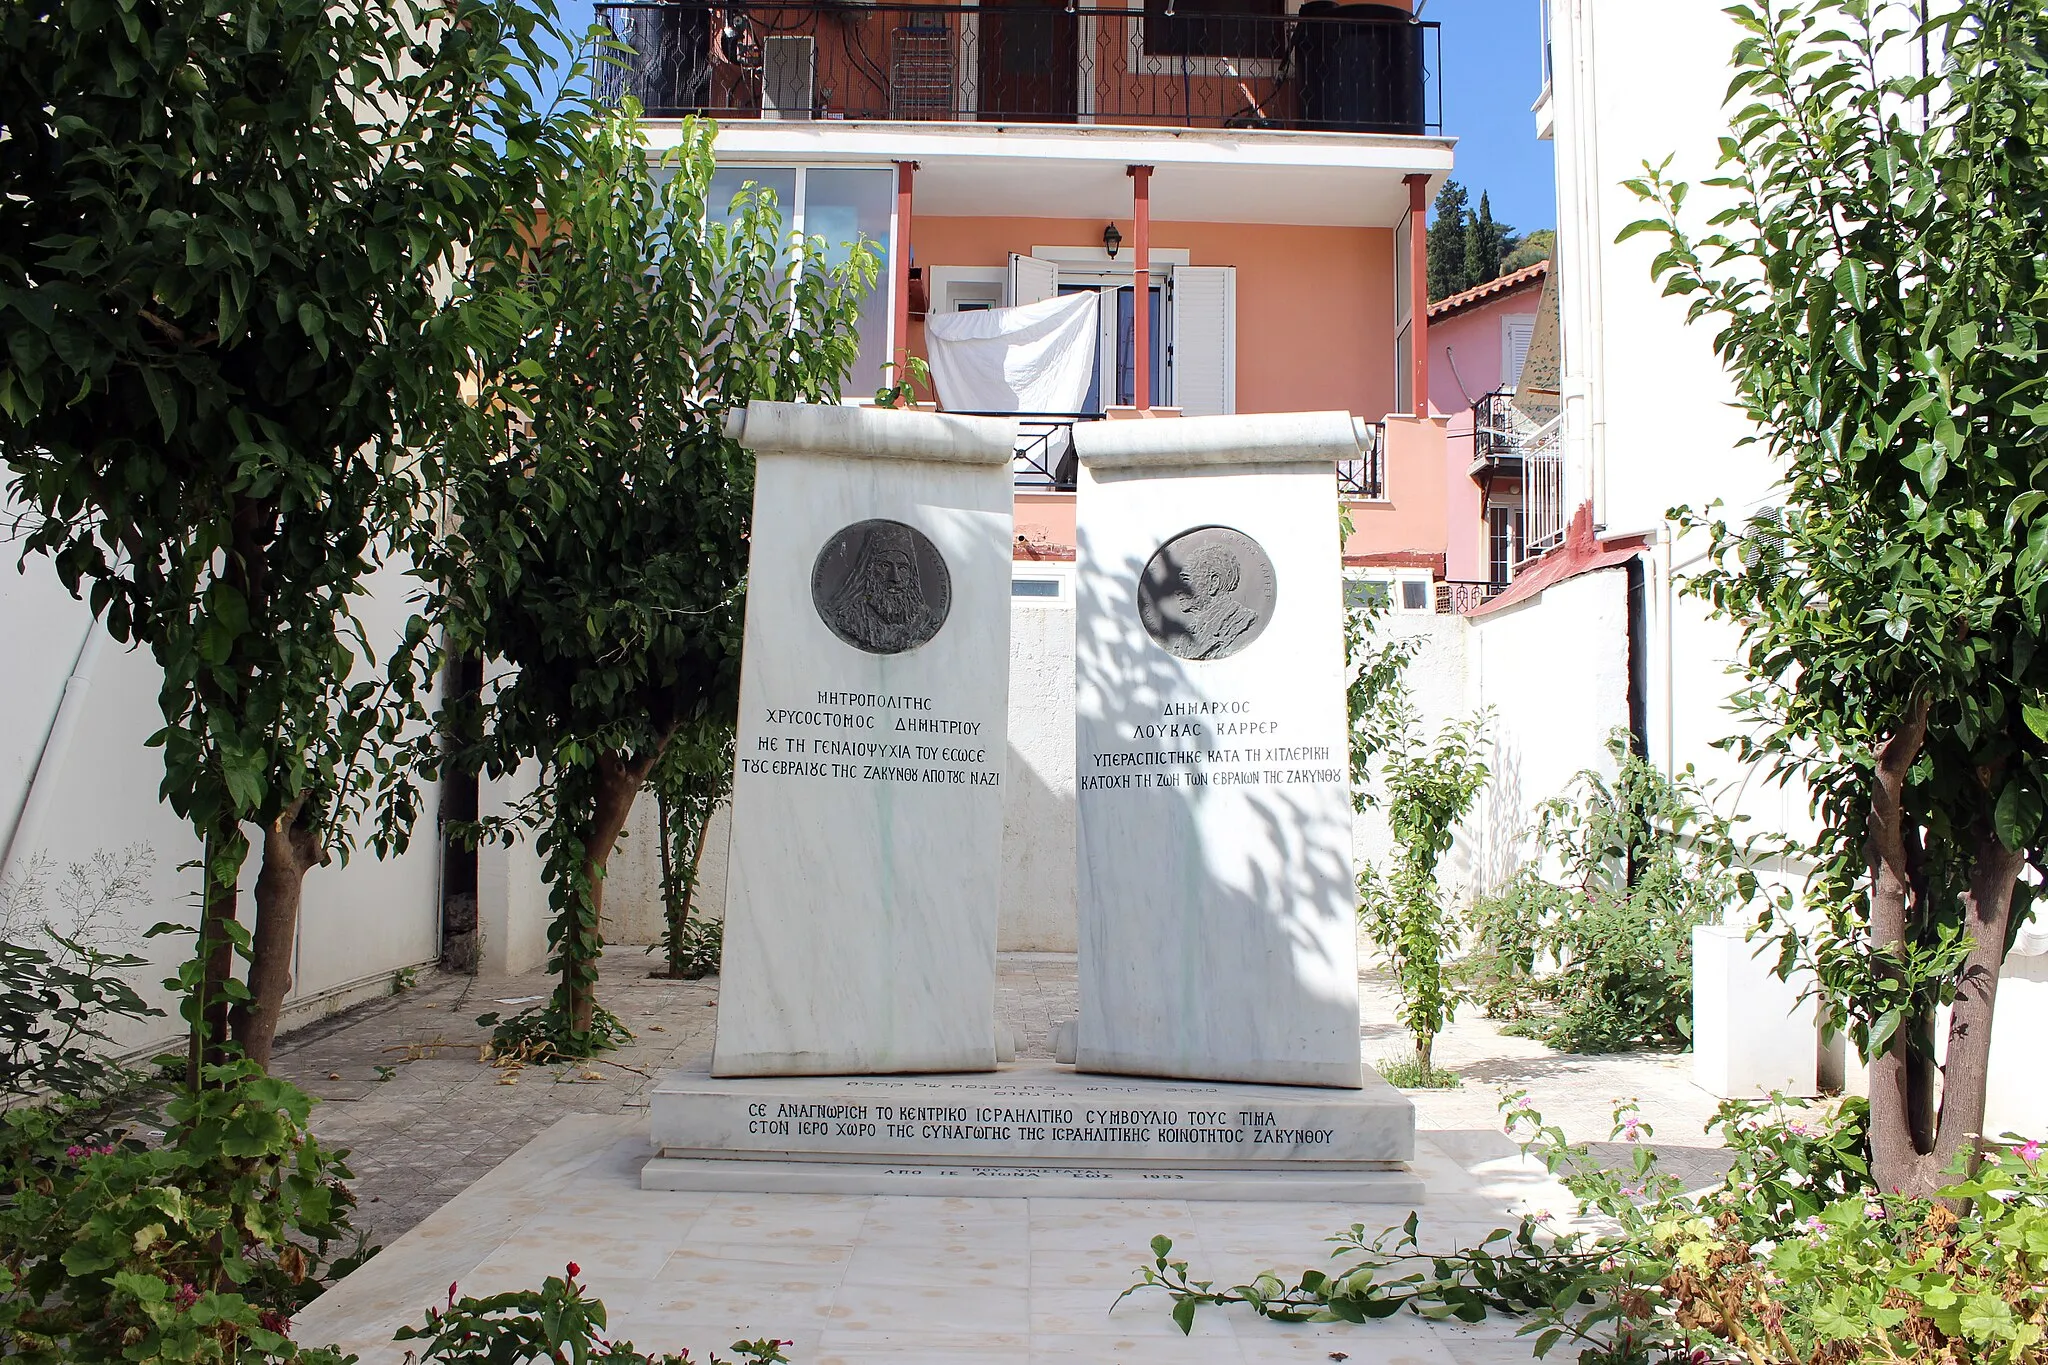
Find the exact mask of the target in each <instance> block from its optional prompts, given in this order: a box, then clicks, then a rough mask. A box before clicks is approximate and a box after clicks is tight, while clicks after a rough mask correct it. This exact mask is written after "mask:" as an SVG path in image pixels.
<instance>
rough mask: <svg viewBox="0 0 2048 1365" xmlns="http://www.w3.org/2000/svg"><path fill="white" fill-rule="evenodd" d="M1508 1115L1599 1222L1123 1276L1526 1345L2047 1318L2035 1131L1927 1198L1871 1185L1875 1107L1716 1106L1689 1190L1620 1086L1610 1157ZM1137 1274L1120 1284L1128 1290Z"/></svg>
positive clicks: (1798, 1363) (1398, 1238)
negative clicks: (1718, 1141) (1723, 1156)
mask: <svg viewBox="0 0 2048 1365" xmlns="http://www.w3.org/2000/svg"><path fill="white" fill-rule="evenodd" d="M1507 1108H1508V1110H1509V1130H1510V1132H1518V1133H1521V1134H1523V1135H1524V1136H1525V1137H1526V1138H1527V1139H1528V1140H1527V1142H1526V1143H1525V1149H1526V1150H1531V1151H1534V1152H1536V1153H1538V1154H1539V1155H1541V1156H1542V1157H1543V1158H1544V1159H1545V1161H1546V1163H1547V1164H1548V1165H1549V1167H1550V1169H1551V1170H1552V1171H1553V1172H1554V1173H1555V1174H1557V1175H1559V1176H1560V1177H1561V1178H1562V1179H1563V1181H1564V1183H1565V1185H1566V1186H1567V1188H1569V1189H1570V1190H1571V1191H1572V1193H1573V1194H1574V1195H1576V1196H1577V1197H1578V1199H1579V1205H1580V1208H1579V1212H1580V1214H1581V1216H1582V1217H1584V1216H1589V1215H1597V1218H1598V1222H1599V1223H1600V1225H1601V1227H1602V1229H1603V1230H1600V1231H1592V1232H1589V1231H1583V1230H1579V1231H1571V1230H1563V1231H1561V1230H1557V1229H1555V1228H1552V1227H1549V1226H1547V1225H1546V1220H1547V1215H1537V1216H1536V1217H1533V1218H1524V1219H1523V1220H1522V1221H1521V1222H1520V1224H1519V1225H1518V1227H1517V1228H1515V1229H1505V1228H1504V1229H1499V1230H1496V1231H1495V1232H1493V1233H1492V1234H1490V1235H1489V1236H1487V1237H1485V1238H1483V1239H1481V1240H1480V1241H1479V1242H1478V1243H1477V1244H1476V1245H1472V1246H1467V1247H1458V1248H1453V1249H1448V1250H1434V1249H1429V1248H1426V1247H1424V1246H1423V1245H1422V1233H1421V1229H1420V1222H1419V1219H1418V1218H1417V1217H1415V1216H1413V1215H1411V1216H1410V1217H1409V1219H1408V1221H1407V1223H1406V1224H1405V1225H1404V1226H1403V1227H1401V1228H1398V1229H1387V1230H1385V1231H1381V1232H1378V1233H1375V1232H1373V1231H1371V1230H1370V1229H1368V1227H1367V1226H1366V1225H1364V1224H1358V1225H1354V1226H1353V1227H1352V1228H1350V1229H1349V1230H1348V1231H1346V1232H1342V1233H1339V1234H1337V1235H1336V1236H1333V1237H1332V1238H1331V1239H1330V1241H1331V1242H1332V1243H1334V1244H1335V1247H1336V1250H1334V1251H1333V1252H1332V1253H1331V1255H1332V1258H1333V1260H1334V1262H1335V1264H1333V1265H1332V1266H1331V1267H1330V1268H1329V1269H1325V1270H1313V1269H1312V1270H1308V1271H1305V1272H1303V1273H1302V1274H1301V1275H1300V1276H1299V1278H1298V1279H1296V1280H1293V1281H1289V1280H1286V1279H1283V1278H1282V1277H1281V1276H1279V1275H1277V1274H1274V1273H1271V1272H1268V1273H1265V1274H1262V1275H1258V1276H1255V1277H1253V1278H1252V1279H1251V1280H1250V1281H1248V1282H1247V1283H1244V1284H1240V1285H1235V1286H1232V1287H1230V1288H1227V1289H1225V1288H1218V1287H1216V1286H1215V1285H1214V1284H1212V1283H1210V1282H1207V1281H1202V1280H1197V1279H1194V1278H1192V1276H1191V1272H1190V1269H1189V1266H1188V1263H1187V1262H1185V1261H1175V1260H1172V1259H1170V1253H1171V1251H1172V1243H1171V1242H1170V1241H1168V1240H1167V1239H1166V1238H1163V1237H1160V1238H1155V1239H1153V1243H1152V1257H1151V1259H1150V1261H1149V1263H1147V1264H1143V1265H1141V1266H1140V1267H1139V1270H1138V1281H1137V1283H1136V1284H1135V1285H1134V1286H1133V1289H1134V1290H1144V1289H1159V1290H1163V1291H1164V1292H1165V1293H1166V1294H1167V1296H1168V1297H1169V1299H1170V1300H1171V1302H1172V1305H1173V1318H1174V1321H1175V1322H1176V1323H1177V1324H1178V1325H1179V1326H1180V1327H1181V1329H1182V1330H1183V1331H1187V1330H1190V1329H1191V1328H1192V1326H1193V1322H1194V1317H1195V1313H1196V1312H1197V1310H1199V1309H1200V1308H1202V1307H1204V1306H1207V1305H1222V1304H1239V1303H1241V1304H1245V1305H1248V1306H1249V1307H1250V1308H1251V1309H1252V1310H1253V1311H1254V1312H1255V1313H1258V1314H1259V1315H1260V1316H1263V1317H1267V1318H1272V1319H1275V1320H1277V1321H1283V1322H1308V1321H1314V1322H1354V1323H1365V1322H1369V1321H1372V1320H1375V1319H1379V1318H1384V1317H1389V1316H1392V1315H1393V1314H1395V1313H1398V1312H1401V1311H1404V1310H1407V1311H1411V1312H1414V1313H1417V1314H1420V1315H1421V1316H1423V1317H1426V1318H1431V1319H1438V1320H1440V1319H1444V1318H1456V1319H1457V1320H1459V1321H1462V1322H1479V1321H1483V1320H1484V1319H1486V1318H1487V1317H1488V1316H1490V1315H1493V1314H1504V1315H1507V1316H1511V1317H1518V1318H1521V1319H1523V1320H1524V1325H1523V1326H1522V1328H1521V1333H1522V1335H1524V1336H1527V1337H1530V1338H1531V1343H1530V1344H1531V1347H1532V1350H1533V1352H1534V1354H1535V1355H1537V1356H1539V1357H1540V1356H1547V1355H1548V1354H1549V1353H1550V1352H1551V1351H1552V1350H1553V1349H1555V1348H1556V1347H1557V1346H1558V1345H1559V1344H1560V1343H1561V1342H1564V1341H1567V1340H1569V1341H1570V1342H1572V1343H1573V1344H1574V1345H1575V1346H1576V1347H1577V1348H1578V1359H1579V1360H1580V1361H1581V1362H1582V1365H1674V1363H1675V1362H1685V1363H1686V1365H1721V1363H1722V1362H1738V1361H1739V1362H1744V1363H1745V1365H1904V1363H1905V1362H1928V1365H2043V1362H2044V1361H2048V1352H2044V1347H2043V1329H2044V1325H2048V1163H2044V1161H2043V1149H2042V1144H2041V1143H2039V1142H2035V1141H2021V1140H2019V1139H2018V1138H2014V1137H2011V1136H2010V1135H2008V1137H2007V1139H2006V1140H2005V1141H2004V1142H2002V1143H1985V1144H1982V1146H1981V1148H1980V1150H1979V1152H1978V1153H1977V1154H1976V1155H1975V1157H1974V1159H1966V1161H1965V1163H1963V1164H1964V1165H1965V1166H1966V1167H1970V1168H1971V1169H1960V1170H1958V1171H1957V1172H1956V1173H1955V1177H1954V1179H1953V1181H1952V1182H1951V1183H1950V1184H1949V1185H1948V1186H1946V1187H1945V1188H1944V1189H1943V1190H1942V1191H1941V1194H1940V1197H1939V1198H1936V1199H1932V1200H1919V1199H1910V1198H1903V1197H1900V1196H1897V1195H1892V1194H1880V1192H1879V1191H1877V1190H1875V1189H1873V1188H1872V1187H1871V1183H1870V1174H1869V1171H1870V1161H1869V1119H1868V1106H1867V1105H1866V1103H1865V1102H1864V1101H1862V1100H1858V1099H1850V1100H1843V1101H1836V1102H1831V1103H1825V1104H1801V1103H1791V1102H1786V1101H1782V1100H1774V1101H1773V1102H1772V1103H1770V1104H1768V1105H1765V1104H1755V1103H1742V1102H1731V1103H1728V1104H1725V1105H1723V1106H1722V1108H1721V1111H1720V1113H1719V1115H1718V1116H1717V1118H1716V1120H1715V1122H1714V1125H1713V1126H1714V1127H1715V1128H1718V1129H1719V1130H1720V1132H1721V1134H1722V1136H1723V1139H1724V1141H1725V1142H1726V1143H1727V1145H1728V1147H1729V1150H1730V1152H1731V1153H1732V1155H1733V1156H1734V1163H1733V1168H1732V1169H1731V1170H1730V1171H1729V1173H1728V1175H1727V1177H1726V1178H1725V1179H1724V1180H1723V1181H1722V1182H1720V1183H1719V1184H1718V1185H1716V1186H1715V1187H1713V1188H1711V1189H1709V1190H1707V1191H1705V1192H1703V1193H1700V1194H1697V1195H1694V1194H1688V1193H1686V1192H1685V1191H1684V1190H1683V1189H1682V1187H1681V1186H1682V1182H1681V1181H1679V1180H1678V1179H1677V1178H1676V1177H1673V1176H1669V1175H1665V1174H1663V1173H1661V1172H1660V1171H1659V1170H1658V1166H1657V1157H1656V1153H1655V1151H1654V1149H1653V1148H1651V1147H1650V1146H1648V1145H1646V1144H1647V1140H1648V1139H1649V1138H1650V1137H1651V1136H1652V1135H1653V1134H1652V1131H1651V1128H1650V1126H1649V1125H1648V1124H1647V1123H1645V1122H1643V1121H1642V1119H1641V1118H1640V1117H1638V1116H1637V1114H1636V1112H1635V1110H1634V1107H1633V1106H1624V1107H1623V1108H1622V1109H1620V1110H1618V1111H1617V1112H1616V1115H1615V1120H1616V1121H1615V1126H1614V1132H1613V1136H1614V1137H1615V1138H1616V1139H1618V1140H1620V1141H1621V1142H1623V1143H1630V1144H1636V1145H1635V1159H1634V1161H1633V1162H1632V1163H1631V1164H1630V1165H1629V1166H1628V1168H1626V1169H1624V1170H1621V1171H1616V1170H1613V1169H1609V1168H1607V1167H1605V1166H1603V1165H1601V1164H1599V1163H1597V1162H1595V1161H1594V1160H1593V1159H1592V1157H1591V1155H1590V1153H1589V1152H1588V1150H1587V1149H1586V1148H1584V1147H1580V1146H1573V1145H1571V1144H1568V1143H1567V1142H1566V1141H1565V1140H1564V1137H1563V1134H1562V1133H1561V1132H1560V1131H1559V1130H1558V1129H1557V1128H1555V1127H1549V1126H1546V1125H1545V1124H1544V1123H1543V1121H1542V1117H1541V1116H1540V1115H1538V1114H1536V1113H1535V1112H1533V1111H1532V1110H1530V1109H1528V1108H1527V1107H1526V1106H1525V1105H1523V1103H1522V1101H1521V1097H1520V1096H1511V1097H1510V1098H1509V1100H1508V1102H1507ZM1127 1292H1129V1291H1127Z"/></svg>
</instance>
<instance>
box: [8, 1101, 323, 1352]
mask: <svg viewBox="0 0 2048 1365" xmlns="http://www.w3.org/2000/svg"><path fill="white" fill-rule="evenodd" d="M207 1070H208V1074H207V1077H206V1080H207V1083H208V1087H209V1088H208V1089H205V1090H202V1091H200V1092H198V1093H197V1094H190V1095H180V1096H178V1097H177V1098H175V1099H173V1100H172V1101H170V1103H169V1105H168V1106H167V1107H166V1111H165V1112H166V1115H167V1117H168V1119H169V1127H168V1130H167V1131H166V1132H165V1134H164V1136H163V1140H162V1141H161V1142H160V1143H147V1142H144V1141H143V1140H141V1139H140V1138H139V1137H136V1136H133V1135H130V1134H125V1133H120V1132H92V1133H86V1134H81V1133H80V1132H79V1131H78V1128H77V1115H78V1113H79V1112H80V1111H79V1110H78V1108H77V1106H75V1105H70V1104H54V1105H49V1106H42V1107H29V1108H21V1109H15V1110H12V1111H9V1112H7V1113H5V1114H0V1358H5V1359H7V1360H8V1361H10V1362H21V1363H22V1365H60V1362H61V1363H62V1365H96V1363H97V1362H103V1361H104V1362H113V1361H146V1362H163V1365H172V1363H173V1362H188V1361H189V1362H197V1361H207V1362H225V1363H227V1365H257V1363H258V1362H263V1363H265V1365H267V1363H268V1362H272V1361H301V1362H306V1363H307V1365H326V1363H328V1362H338V1361H340V1360H341V1359H342V1357H339V1356H337V1355H335V1354H334V1353H332V1352H329V1351H305V1350H301V1349H300V1348H299V1347H298V1346H297V1345H296V1344H295V1343H293V1341H292V1340H291V1336H290V1333H291V1315H292V1314H293V1313H294V1312H295V1311H296V1310H297V1309H298V1308H299V1307H300V1306H301V1305H302V1304H304V1303H306V1302H307V1301H309V1300H310V1299H311V1298H312V1297H313V1296H314V1295H315V1294H317V1293H318V1292H319V1291H320V1288H321V1287H322V1280H323V1277H326V1276H331V1275H334V1274H340V1273H346V1271H347V1270H348V1269H350V1268H351V1267H352V1264H353V1263H354V1260H355V1259H358V1258H356V1257H351V1258H349V1259H343V1260H340V1261H336V1262H330V1260H329V1248H330V1247H331V1246H334V1245H336V1244H341V1245H344V1246H352V1245H353V1241H352V1232H351V1229H350V1227H349V1221H348V1210H349V1209H350V1208H351V1207H352V1206H353V1204H354V1202H355V1201H354V1198H353V1197H352V1196H351V1195H350V1194H349V1191H348V1187H347V1185H346V1184H345V1183H344V1181H346V1180H347V1178H348V1175H349V1172H348V1168H347V1167H346V1166H345V1165H344V1164H343V1163H342V1157H343V1155H344V1154H342V1153H339V1152H329V1151H327V1150H325V1149H324V1148H322V1147H321V1146H320V1144H319V1143H318V1142H317V1141H316V1140H315V1139H314V1138H313V1136H312V1134H310V1133H309V1132H307V1131H306V1126H305V1125H306V1115H307V1112H308V1110H309V1108H310V1106H311V1103H312V1101H311V1100H310V1099H309V1098H308V1097H307V1096H306V1095H305V1094H304V1093H302V1092H301V1091H299V1090H298V1089H297V1088H296V1087H294V1086H293V1085H291V1084H290V1083H289V1082H286V1081H281V1080H277V1079H274V1078H272V1077H269V1076H265V1075H264V1074H263V1073H262V1071H261V1070H260V1069H259V1068H257V1067H256V1066H255V1065H254V1064H252V1063H248V1062H237V1063H234V1064H232V1065H227V1066H217V1067H209V1068H208V1069H207Z"/></svg>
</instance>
